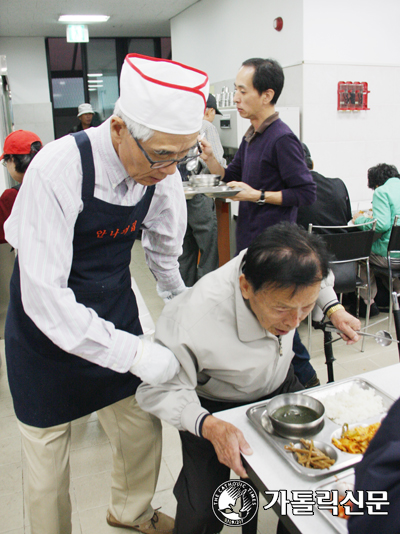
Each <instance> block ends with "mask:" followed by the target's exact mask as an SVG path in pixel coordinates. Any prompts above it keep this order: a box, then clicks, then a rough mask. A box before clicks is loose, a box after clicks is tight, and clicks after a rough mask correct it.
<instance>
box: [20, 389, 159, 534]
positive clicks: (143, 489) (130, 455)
mask: <svg viewBox="0 0 400 534" xmlns="http://www.w3.org/2000/svg"><path fill="white" fill-rule="evenodd" d="M97 415H98V418H99V420H100V423H101V425H102V426H103V428H104V430H105V432H106V434H107V436H108V437H109V439H110V442H111V446H112V451H113V453H112V454H113V470H112V484H111V501H110V506H109V509H110V511H111V513H112V514H113V516H114V517H115V518H116V519H117V520H118V521H121V523H124V524H126V525H137V524H139V523H143V522H145V521H147V520H149V519H150V518H151V517H152V516H153V513H154V510H153V508H152V507H151V500H152V498H153V495H154V492H155V489H156V485H157V479H158V473H159V469H160V462H161V439H162V435H161V422H160V420H159V419H157V418H156V417H154V416H152V415H151V414H149V413H147V412H144V411H143V410H142V409H141V408H140V407H139V405H138V404H137V402H136V399H135V397H134V396H132V397H128V398H127V399H124V400H122V401H119V402H116V403H115V404H112V405H111V406H107V408H103V409H102V410H99V411H98V412H97ZM18 424H19V428H20V430H21V434H22V443H23V448H24V452H25V455H26V458H27V463H28V495H27V502H28V513H29V520H30V524H31V534H71V531H72V526H71V502H70V497H69V482H70V468H69V453H70V444H71V423H65V424H62V425H57V426H53V427H49V428H36V427H32V426H28V425H25V424H23V423H21V422H20V421H18ZM104 520H105V518H104Z"/></svg>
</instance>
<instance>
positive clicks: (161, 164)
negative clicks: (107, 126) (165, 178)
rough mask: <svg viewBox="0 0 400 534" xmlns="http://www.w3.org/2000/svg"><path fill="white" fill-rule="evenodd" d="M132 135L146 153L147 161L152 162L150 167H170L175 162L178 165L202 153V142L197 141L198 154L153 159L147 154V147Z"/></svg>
mask: <svg viewBox="0 0 400 534" xmlns="http://www.w3.org/2000/svg"><path fill="white" fill-rule="evenodd" d="M132 137H133V139H134V140H135V142H136V144H137V146H138V147H139V148H140V150H141V151H142V152H143V154H144V156H145V158H146V159H147V161H148V162H149V163H150V168H151V169H162V168H163V167H169V166H170V165H173V164H174V163H176V164H177V165H179V164H180V163H187V162H188V161H190V160H192V159H195V158H198V157H199V155H200V154H201V153H202V150H201V146H200V143H199V142H198V141H197V143H196V149H197V154H195V155H193V156H184V157H183V158H181V159H166V160H164V161H153V160H152V159H151V157H150V156H149V155H148V154H147V152H146V151H145V149H144V148H143V147H142V145H141V144H140V143H139V141H138V139H137V138H136V137H135V136H133V135H132Z"/></svg>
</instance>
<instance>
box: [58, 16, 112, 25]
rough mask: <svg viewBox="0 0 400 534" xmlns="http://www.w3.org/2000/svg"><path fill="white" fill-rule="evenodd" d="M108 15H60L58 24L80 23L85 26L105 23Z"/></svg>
mask: <svg viewBox="0 0 400 534" xmlns="http://www.w3.org/2000/svg"><path fill="white" fill-rule="evenodd" d="M109 18H110V17H109V16H108V15H60V16H59V17H58V22H80V23H82V24H87V23H89V22H107V20H108V19H109Z"/></svg>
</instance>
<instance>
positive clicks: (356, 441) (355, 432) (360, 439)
mask: <svg viewBox="0 0 400 534" xmlns="http://www.w3.org/2000/svg"><path fill="white" fill-rule="evenodd" d="M380 425H381V424H380V423H373V424H372V425H369V426H357V427H355V428H352V429H350V430H349V425H348V424H347V423H345V424H344V425H343V427H342V436H341V438H340V439H336V438H332V443H333V444H334V445H335V447H337V448H338V449H340V450H341V451H343V452H350V453H351V454H364V452H365V451H366V450H367V447H368V445H369V444H370V441H371V439H372V438H373V437H374V436H375V434H376V431H377V430H378V428H379V427H380Z"/></svg>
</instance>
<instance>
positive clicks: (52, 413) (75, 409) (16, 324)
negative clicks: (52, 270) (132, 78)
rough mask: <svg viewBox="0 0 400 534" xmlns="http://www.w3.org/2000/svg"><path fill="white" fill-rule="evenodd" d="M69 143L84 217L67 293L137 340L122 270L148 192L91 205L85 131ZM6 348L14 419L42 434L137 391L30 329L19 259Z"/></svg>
mask: <svg viewBox="0 0 400 534" xmlns="http://www.w3.org/2000/svg"><path fill="white" fill-rule="evenodd" d="M73 136H74V137H75V141H76V143H77V145H78V148H79V151H80V154H81V160H82V171H83V179H82V200H83V210H82V212H81V213H80V214H79V216H78V218H77V220H76V224H75V231H74V240H73V259H72V266H71V273H70V276H69V280H68V287H70V288H71V289H72V290H73V292H74V294H75V297H76V300H77V302H79V303H81V304H84V305H85V306H86V307H88V308H92V309H93V310H95V311H96V313H97V314H98V315H99V317H102V318H103V319H105V320H107V321H111V322H112V323H113V324H114V325H115V327H116V328H118V329H120V330H125V331H126V332H129V333H131V334H135V335H140V334H142V333H143V331H142V328H141V325H140V321H139V315H138V308H137V304H136V299H135V295H134V293H133V291H132V289H131V275H130V270H129V265H130V262H131V249H132V246H133V244H134V242H135V239H136V236H137V234H138V232H139V229H140V226H141V224H142V222H143V219H144V218H145V216H146V214H147V212H148V209H149V206H150V203H151V200H152V197H153V194H154V189H155V186H151V187H148V188H147V190H146V193H145V194H144V196H143V197H142V199H141V200H140V202H139V203H138V204H136V205H135V206H118V205H114V204H109V203H107V202H104V201H103V200H100V199H97V198H95V197H94V196H93V195H94V186H95V170H94V163H93V154H92V147H91V144H90V140H89V138H88V136H87V134H86V133H85V132H84V131H82V132H79V133H77V134H73ZM54 246H55V247H57V243H54ZM5 346H6V357H7V372H8V379H9V384H10V390H11V394H12V397H13V401H14V408H15V413H16V415H17V417H18V419H19V420H20V421H22V422H23V423H25V424H27V425H31V426H36V427H39V428H46V427H49V426H54V425H58V424H62V423H66V422H68V421H72V420H74V419H77V418H79V417H82V416H84V415H87V414H89V413H92V412H93V411H96V410H99V409H101V408H104V407H105V406H109V405H110V404H113V403H114V402H117V401H119V400H122V399H124V398H126V397H129V396H130V395H133V394H134V393H135V392H136V388H137V386H138V385H139V383H140V379H139V378H138V377H136V376H134V375H133V374H132V373H129V372H128V373H117V372H115V371H112V370H111V369H108V368H104V367H100V366H99V365H96V364H94V363H91V362H89V361H87V360H85V359H83V358H80V357H78V356H75V355H73V354H69V353H67V352H65V351H63V350H62V349H60V348H59V347H58V346H57V345H55V344H54V343H53V342H52V341H51V340H50V339H49V338H48V337H47V336H45V335H44V334H43V333H42V332H41V331H40V330H39V329H38V328H37V327H36V326H35V324H34V323H33V321H32V320H31V319H30V318H29V317H28V316H27V315H26V313H25V312H24V309H23V306H22V302H21V290H20V274H19V264H18V257H17V258H16V261H15V266H14V271H13V274H12V277H11V285H10V304H9V308H8V312H7V319H6V328H5Z"/></svg>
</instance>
